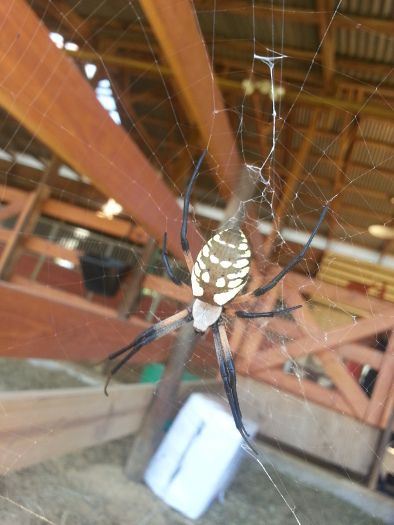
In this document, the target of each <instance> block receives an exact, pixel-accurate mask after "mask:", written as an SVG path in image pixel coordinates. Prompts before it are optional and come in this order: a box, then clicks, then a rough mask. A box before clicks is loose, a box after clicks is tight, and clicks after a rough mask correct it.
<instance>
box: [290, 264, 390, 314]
mask: <svg viewBox="0 0 394 525" xmlns="http://www.w3.org/2000/svg"><path fill="white" fill-rule="evenodd" d="M286 279H287V283H288V286H290V287H294V288H295V289H297V290H300V292H301V293H302V294H306V295H309V296H311V298H312V299H314V298H315V297H319V298H323V299H324V300H325V301H327V300H328V302H329V304H331V305H332V306H335V307H337V308H343V309H345V310H346V311H348V312H354V311H356V312H357V311H364V315H373V314H375V315H377V314H380V313H383V312H385V313H386V312H387V313H390V312H391V313H392V315H394V308H393V305H392V304H390V303H387V302H386V301H382V300H379V299H376V298H375V297H369V296H368V295H365V294H361V293H359V292H356V291H353V290H347V289H344V288H339V287H338V286H335V285H333V284H329V283H325V282H324V281H321V280H319V279H310V278H309V277H305V276H304V275H300V274H297V273H294V272H293V273H291V274H290V275H288V276H287V277H286ZM330 301H331V303H330Z"/></svg>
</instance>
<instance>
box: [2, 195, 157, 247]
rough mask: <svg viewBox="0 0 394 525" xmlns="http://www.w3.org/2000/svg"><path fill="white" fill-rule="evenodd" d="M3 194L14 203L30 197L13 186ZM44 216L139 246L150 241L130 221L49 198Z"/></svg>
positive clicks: (142, 231) (43, 210) (138, 227)
mask: <svg viewBox="0 0 394 525" xmlns="http://www.w3.org/2000/svg"><path fill="white" fill-rule="evenodd" d="M1 194H2V196H4V199H7V200H10V201H12V202H14V201H15V202H16V201H19V202H23V201H25V200H26V199H27V198H28V197H29V192H27V191H23V190H20V189H16V188H12V187H11V186H3V187H2V188H1ZM42 214H43V215H47V216H48V217H52V218H53V219H58V220H59V221H65V222H68V223H70V224H75V225H77V226H80V227H84V228H87V229H91V230H96V231H99V232H101V233H105V234H108V235H112V236H114V237H121V238H122V239H129V240H130V241H132V242H135V243H137V244H145V243H146V241H147V239H148V236H147V234H146V232H145V231H144V230H143V229H142V228H141V226H138V225H135V224H133V223H131V222H130V221H128V220H124V219H120V218H118V217H114V218H113V219H107V218H106V217H101V216H98V215H97V212H96V211H94V210H89V209H87V208H81V207H80V206H76V205H74V204H69V203H67V202H64V201H60V200H58V199H54V198H49V199H47V200H46V201H45V202H44V203H43V206H42Z"/></svg>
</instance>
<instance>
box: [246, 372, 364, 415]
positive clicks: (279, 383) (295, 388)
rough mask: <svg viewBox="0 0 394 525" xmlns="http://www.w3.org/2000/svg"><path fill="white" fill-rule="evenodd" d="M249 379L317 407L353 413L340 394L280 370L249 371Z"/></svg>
mask: <svg viewBox="0 0 394 525" xmlns="http://www.w3.org/2000/svg"><path fill="white" fill-rule="evenodd" d="M250 377H251V378H252V379H256V380H258V381H263V382H264V383H267V384H268V385H272V386H273V387H274V388H275V389H278V390H280V391H285V392H290V393H291V394H294V395H296V396H298V397H301V398H302V399H306V400H308V401H312V402H313V403H317V404H318V405H322V406H324V407H327V408H330V409H332V410H336V411H337V412H340V413H341V414H347V415H349V416H353V415H354V412H353V410H352V409H351V407H350V406H349V404H348V403H346V401H344V399H343V397H342V396H341V394H340V393H339V392H338V391H337V390H335V389H330V388H324V387H322V386H320V385H319V384H317V383H315V382H314V381H310V380H309V379H306V378H302V379H301V380H300V379H299V378H298V377H296V376H295V375H293V374H286V373H284V372H283V371H282V370H277V369H270V370H263V371H258V372H256V371H255V370H253V369H251V372H250Z"/></svg>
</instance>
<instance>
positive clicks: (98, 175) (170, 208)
mask: <svg viewBox="0 0 394 525" xmlns="http://www.w3.org/2000/svg"><path fill="white" fill-rule="evenodd" d="M0 23H1V26H2V31H1V33H0V50H1V51H0V76H1V78H2V82H1V85H0V105H1V106H2V107H3V108H4V109H5V110H6V111H8V112H9V113H10V114H12V115H13V116H14V117H15V118H16V119H18V120H19V121H20V122H21V123H22V124H23V125H24V126H25V127H26V128H28V129H29V130H30V131H31V132H32V133H33V134H34V136H35V137H37V138H38V139H40V140H41V141H42V142H44V143H45V144H46V145H47V146H48V147H49V148H51V149H52V150H53V151H54V152H55V153H56V154H57V155H59V157H60V158H62V159H64V161H65V162H67V164H69V165H70V166H72V167H73V168H74V169H75V170H76V171H77V172H78V173H80V174H82V175H84V176H87V177H89V178H90V179H91V180H92V181H93V182H94V184H95V185H97V186H98V187H99V189H100V190H101V191H103V192H104V193H105V194H106V195H110V196H111V197H113V198H114V199H115V200H116V201H117V202H119V203H120V204H121V205H122V206H123V208H124V209H125V210H126V212H128V213H130V215H131V216H132V217H133V218H134V219H135V220H136V222H138V223H139V224H141V226H143V227H144V229H145V230H146V231H147V232H148V233H149V234H150V235H152V236H153V237H155V238H156V239H157V240H158V241H159V242H161V238H162V235H163V230H164V228H167V229H168V232H169V249H170V250H171V251H172V252H173V253H174V254H176V255H178V256H179V257H181V256H182V252H181V248H180V244H179V238H178V234H179V225H180V223H181V212H180V209H179V206H178V205H177V203H176V200H175V197H174V195H173V194H172V193H171V191H170V189H169V188H168V187H167V186H166V185H165V184H164V182H163V181H162V180H161V179H160V177H159V176H158V175H157V173H156V171H155V170H154V169H153V167H152V166H151V165H150V164H149V162H148V161H147V159H146V158H145V157H144V155H143V154H142V153H141V151H140V150H139V149H138V148H137V147H136V145H135V144H134V142H132V140H131V139H130V138H129V136H128V135H127V133H126V132H125V131H124V130H123V129H122V128H121V127H120V126H117V125H116V124H115V123H114V122H113V120H112V119H111V117H110V116H109V114H108V113H107V112H106V111H105V110H104V108H103V107H102V106H101V104H100V103H99V102H98V100H97V99H96V96H95V93H94V92H93V90H92V89H91V87H90V85H89V83H88V82H87V81H86V79H84V77H83V76H82V74H81V72H80V71H79V70H78V68H77V67H76V66H75V65H74V64H73V62H72V61H71V60H70V59H69V58H68V57H67V56H66V54H65V53H63V52H62V51H60V50H59V49H57V48H56V46H55V45H54V44H53V42H52V41H51V40H50V39H49V38H48V31H47V30H46V29H45V27H44V26H43V24H42V23H41V22H40V20H39V19H38V18H37V16H36V15H35V14H34V12H33V11H32V10H31V9H30V7H29V6H28V4H27V3H26V2H24V1H22V0H15V1H14V2H12V3H11V4H8V3H7V2H5V3H4V2H0ZM21 24H23V31H21V30H20V28H21ZM33 37H34V38H33ZM43 57H45V60H43ZM64 79H67V81H66V82H65V81H64ZM189 234H190V235H189V236H190V245H191V247H192V251H193V252H194V253H195V252H197V251H198V249H199V248H200V246H201V240H200V238H199V237H198V234H197V232H196V230H195V228H194V225H193V224H192V223H190V225H189Z"/></svg>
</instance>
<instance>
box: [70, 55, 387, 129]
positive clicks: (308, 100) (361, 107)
mask: <svg viewBox="0 0 394 525" xmlns="http://www.w3.org/2000/svg"><path fill="white" fill-rule="evenodd" d="M67 54H68V55H70V56H73V57H75V58H76V59H77V60H82V61H90V62H93V63H99V64H100V63H104V64H105V65H106V66H108V67H110V66H111V65H112V66H117V67H121V68H127V69H130V70H134V71H145V72H148V73H149V74H152V75H153V76H157V74H162V75H163V76H166V77H167V76H168V77H170V76H171V75H172V73H171V70H170V68H168V67H166V66H163V65H160V64H152V62H146V61H142V60H136V59H129V58H127V57H117V56H116V55H113V54H108V53H104V54H101V53H99V52H96V51H85V50H79V51H67ZM338 63H341V62H340V61H339V62H338ZM369 69H370V68H369ZM260 73H261V71H259V74H260ZM268 75H269V74H268V73H267V77H268ZM297 76H299V75H297ZM215 78H216V81H217V84H218V86H219V87H220V88H221V89H222V91H223V90H231V91H240V92H243V87H242V83H241V81H239V80H231V79H229V78H225V77H223V76H220V75H217V76H216V77H215ZM304 78H305V74H302V79H304ZM285 80H286V79H284V80H283V81H284V82H285ZM348 84H349V85H350V87H353V88H354V87H357V86H358V87H359V84H351V83H348ZM346 85H347V84H346ZM381 89H383V88H381ZM320 91H321V89H320V90H319V94H318V93H312V92H310V91H308V92H305V91H302V92H300V91H297V90H294V89H292V88H291V85H289V86H288V89H286V92H285V94H284V95H283V100H284V101H285V102H287V103H289V104H293V103H297V104H305V105H308V106H311V105H312V106H319V107H320V108H321V109H322V110H326V111H327V110H332V109H340V110H343V111H349V112H351V113H352V114H353V115H358V114H359V113H360V114H363V115H365V116H370V117H376V118H379V119H382V120H386V121H390V122H391V120H392V119H391V118H390V114H389V113H388V112H387V107H386V106H385V105H383V104H376V103H368V104H365V102H362V103H360V102H353V101H349V100H341V99H339V98H337V97H333V96H328V95H321V94H320ZM372 91H373V89H372ZM388 95H391V96H393V93H392V90H389V92H388Z"/></svg>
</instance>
